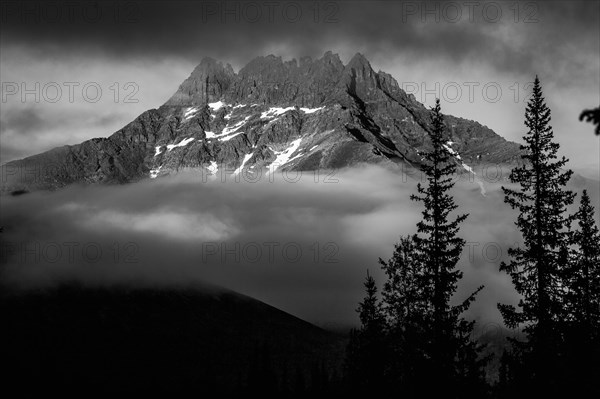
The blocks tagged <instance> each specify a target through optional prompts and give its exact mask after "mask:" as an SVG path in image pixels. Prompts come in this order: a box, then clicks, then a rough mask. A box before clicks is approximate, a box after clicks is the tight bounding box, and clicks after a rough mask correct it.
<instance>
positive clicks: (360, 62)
mask: <svg viewBox="0 0 600 399" xmlns="http://www.w3.org/2000/svg"><path fill="white" fill-rule="evenodd" d="M347 66H348V67H350V68H363V69H371V70H372V68H371V63H370V62H369V60H368V59H367V57H365V56H364V55H362V54H361V53H356V54H354V56H353V57H352V58H351V59H350V61H349V62H348V65H347Z"/></svg>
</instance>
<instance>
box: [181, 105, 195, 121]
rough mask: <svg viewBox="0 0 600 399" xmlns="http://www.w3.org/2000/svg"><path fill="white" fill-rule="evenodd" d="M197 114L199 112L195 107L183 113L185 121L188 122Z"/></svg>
mask: <svg viewBox="0 0 600 399" xmlns="http://www.w3.org/2000/svg"><path fill="white" fill-rule="evenodd" d="M197 112H198V108H195V107H189V108H186V109H185V111H184V113H183V120H184V121H187V120H188V119H191V118H192V117H193V116H194V115H196V113H197Z"/></svg>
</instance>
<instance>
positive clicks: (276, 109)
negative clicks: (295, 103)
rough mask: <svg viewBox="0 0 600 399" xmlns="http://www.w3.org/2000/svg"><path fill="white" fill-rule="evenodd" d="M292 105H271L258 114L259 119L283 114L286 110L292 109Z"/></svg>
mask: <svg viewBox="0 0 600 399" xmlns="http://www.w3.org/2000/svg"><path fill="white" fill-rule="evenodd" d="M293 109H294V107H287V108H280V107H271V108H269V109H268V110H267V111H264V112H263V113H262V114H260V118H261V119H268V118H274V117H276V116H279V115H283V114H285V113H286V112H288V111H291V110H293Z"/></svg>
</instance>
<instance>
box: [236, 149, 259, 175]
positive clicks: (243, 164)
mask: <svg viewBox="0 0 600 399" xmlns="http://www.w3.org/2000/svg"><path fill="white" fill-rule="evenodd" d="M253 155H254V154H246V155H244V159H243V160H242V164H241V165H240V167H239V168H237V169H236V170H235V172H233V175H234V176H237V175H239V174H240V172H241V171H242V170H244V166H246V163H247V162H248V161H249V160H250V158H252V156H253Z"/></svg>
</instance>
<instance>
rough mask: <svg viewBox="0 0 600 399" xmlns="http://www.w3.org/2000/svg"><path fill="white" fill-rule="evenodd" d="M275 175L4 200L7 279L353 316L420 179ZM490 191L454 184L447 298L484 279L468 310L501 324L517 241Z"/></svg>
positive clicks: (340, 319) (185, 179) (317, 316)
mask: <svg viewBox="0 0 600 399" xmlns="http://www.w3.org/2000/svg"><path fill="white" fill-rule="evenodd" d="M272 180H274V181H272V182H271V181H268V180H264V181H259V182H257V183H247V182H237V183H236V182H235V181H228V182H225V183H223V182H221V181H220V180H218V179H217V180H214V181H208V182H202V181H201V180H200V179H198V177H197V176H196V175H194V174H191V173H182V174H179V175H177V176H172V177H168V178H159V179H156V180H152V181H150V180H148V181H143V182H140V183H136V184H129V185H124V186H89V187H72V188H68V189H64V190H61V191H57V192H54V193H33V194H27V195H24V196H19V197H6V198H2V205H1V207H0V224H1V225H2V226H4V232H3V233H2V269H1V273H2V281H3V282H4V283H5V284H7V285H9V286H12V287H39V286H46V285H53V284H56V283H59V282H62V281H72V280H76V281H80V282H83V283H84V284H90V285H112V284H132V285H149V286H169V287H177V286H182V285H194V284H200V283H201V282H208V283H212V284H217V285H220V286H224V287H226V288H229V289H232V290H235V291H238V292H241V293H243V294H247V295H249V296H252V297H255V298H257V299H260V300H263V301H265V302H267V303H269V304H271V305H274V306H276V307H278V308H281V309H283V310H285V311H288V312H290V313H292V314H294V315H297V316H299V317H301V318H304V319H306V320H308V321H311V322H314V323H317V324H320V325H330V326H331V325H338V326H339V325H344V326H346V325H352V324H356V323H357V316H356V314H355V311H354V309H355V308H356V306H357V303H358V301H359V300H360V299H361V298H362V296H363V287H362V282H363V279H364V276H365V273H366V270H367V269H369V271H370V272H371V273H372V274H374V275H375V277H376V279H377V281H378V283H379V284H380V285H382V283H383V274H382V272H381V270H380V268H379V265H378V263H377V259H378V257H382V258H384V259H387V258H389V257H390V256H391V254H392V251H393V247H394V243H395V242H396V241H398V238H399V236H400V235H403V234H409V233H413V232H415V230H416V227H415V224H416V222H417V221H418V220H419V219H420V217H421V214H420V212H421V205H420V204H418V203H415V202H413V201H410V199H409V196H410V194H411V193H414V192H415V189H416V182H415V181H413V180H410V179H409V180H408V181H404V180H405V179H402V178H401V177H400V176H399V175H398V174H397V173H394V172H392V171H389V170H386V169H384V168H380V167H375V166H369V167H361V168H353V169H346V170H343V171H339V172H336V173H335V174H334V175H333V176H329V177H328V178H327V179H325V177H324V176H320V177H317V178H315V175H314V174H313V173H312V172H308V173H305V174H303V175H302V176H301V177H300V178H299V179H297V180H298V181H296V182H294V183H291V182H289V181H286V180H285V179H283V178H282V176H281V175H277V178H275V179H272ZM288 180H290V179H288ZM292 180H293V179H292ZM326 181H327V182H326ZM486 191H487V194H486V196H485V197H484V196H482V195H481V193H480V187H479V185H478V184H477V183H475V182H461V183H459V184H457V186H456V187H455V190H454V195H455V197H456V200H457V203H458V204H459V205H460V208H459V211H460V212H464V213H469V214H470V216H469V218H468V219H467V221H466V222H465V224H464V225H463V228H462V229H461V236H462V237H464V238H465V239H466V240H467V242H468V244H467V246H466V247H465V250H464V252H463V258H462V261H461V264H460V268H461V269H462V270H463V271H464V279H463V280H462V281H461V284H460V286H459V290H458V292H457V296H456V299H457V301H458V300H460V299H461V298H464V297H465V296H466V295H468V294H469V293H470V291H472V290H473V289H475V288H476V287H477V286H479V285H480V284H484V285H485V286H486V288H485V290H484V291H483V292H482V293H480V295H479V298H478V300H477V302H476V303H475V305H474V306H473V308H472V310H471V311H470V314H469V316H470V317H472V318H476V319H478V320H479V321H481V322H484V323H488V322H499V321H500V316H499V313H498V312H497V310H496V303H497V302H510V303H515V301H516V294H515V292H514V290H513V288H512V285H511V284H510V281H509V279H508V278H507V276H506V275H505V274H503V273H500V272H499V271H498V268H499V265H500V262H501V260H503V259H506V249H507V248H508V246H511V245H514V244H515V243H518V241H519V238H520V235H519V234H518V233H517V232H516V230H515V227H514V219H515V214H514V212H513V211H512V210H510V208H509V207H508V206H507V205H505V204H504V203H503V197H502V193H501V191H500V190H499V185H498V184H496V185H493V184H489V183H487V184H486Z"/></svg>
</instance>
